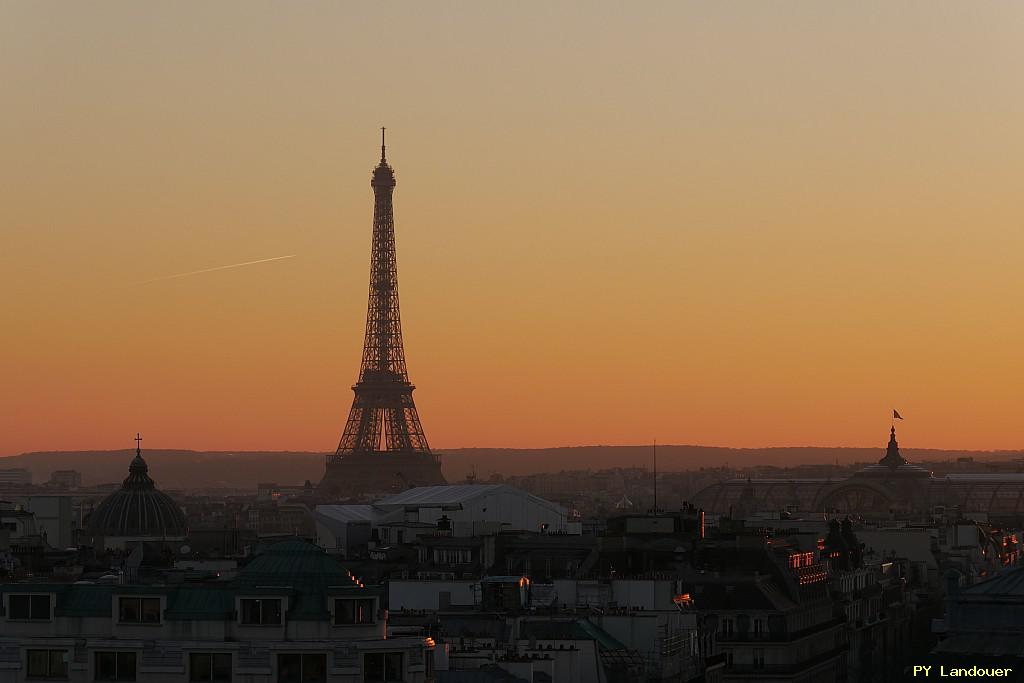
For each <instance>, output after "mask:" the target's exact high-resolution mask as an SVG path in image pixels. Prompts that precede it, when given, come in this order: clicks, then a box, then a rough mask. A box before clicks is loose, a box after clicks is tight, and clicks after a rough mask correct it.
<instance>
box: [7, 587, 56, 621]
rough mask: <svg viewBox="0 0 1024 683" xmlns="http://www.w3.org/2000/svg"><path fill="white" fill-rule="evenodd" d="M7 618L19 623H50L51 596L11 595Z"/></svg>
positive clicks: (8, 601) (8, 599)
mask: <svg viewBox="0 0 1024 683" xmlns="http://www.w3.org/2000/svg"><path fill="white" fill-rule="evenodd" d="M7 618H8V619H11V620H17V621H49V620H50V595H49V594H48V593H46V594H43V595H10V596H9V597H8V598H7Z"/></svg>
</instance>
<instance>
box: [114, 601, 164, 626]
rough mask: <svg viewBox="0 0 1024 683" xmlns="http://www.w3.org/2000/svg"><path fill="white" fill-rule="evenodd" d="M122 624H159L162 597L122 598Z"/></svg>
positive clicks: (120, 602) (120, 603)
mask: <svg viewBox="0 0 1024 683" xmlns="http://www.w3.org/2000/svg"><path fill="white" fill-rule="evenodd" d="M118 604H119V605H120V612H119V613H120V621H121V623H122V624H159V623H160V598H120V600H119V603H118Z"/></svg>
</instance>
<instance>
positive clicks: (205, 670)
mask: <svg viewBox="0 0 1024 683" xmlns="http://www.w3.org/2000/svg"><path fill="white" fill-rule="evenodd" d="M188 680H189V681H192V682H193V683H196V682H198V681H223V682H224V683H231V654H230V653H227V652H192V653H189V656H188Z"/></svg>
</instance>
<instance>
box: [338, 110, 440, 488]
mask: <svg viewBox="0 0 1024 683" xmlns="http://www.w3.org/2000/svg"><path fill="white" fill-rule="evenodd" d="M395 184H396V183H395V172H394V169H392V168H391V166H390V165H389V164H388V162H387V155H386V148H385V146H384V129H383V128H382V129H381V147H380V163H379V164H378V165H377V167H376V168H375V169H374V170H373V179H372V180H371V182H370V185H371V187H373V194H374V205H373V247H372V253H371V261H370V296H369V304H368V306H367V312H366V336H365V338H364V340H363V359H362V364H361V366H360V369H359V380H358V381H357V382H356V384H355V386H353V387H352V390H353V391H354V392H355V398H354V399H353V401H352V408H351V410H350V411H349V415H348V421H347V422H346V423H345V431H344V433H343V434H342V436H341V441H340V442H339V443H338V449H337V451H336V452H335V453H334V454H333V455H329V456H328V458H327V473H326V474H325V477H324V482H323V483H322V484H321V486H326V485H329V486H326V487H327V488H332V489H334V490H342V489H348V490H353V491H359V490H366V487H370V488H371V489H372V488H376V489H381V488H383V489H392V488H395V487H399V488H400V487H402V485H405V486H410V485H416V484H436V483H444V479H443V477H441V471H440V463H439V460H438V458H437V456H435V455H434V454H432V453H431V451H430V446H429V445H428V444H427V437H426V435H425V434H424V433H423V425H422V424H421V423H420V418H419V414H418V413H417V411H416V404H415V403H414V402H413V398H412V392H413V390H414V389H415V386H413V384H412V383H411V382H410V381H409V372H408V369H407V368H406V365H405V349H404V347H403V343H402V322H401V318H400V315H399V307H398V267H397V263H396V258H395V219H394V208H393V204H392V194H393V193H394V189H395ZM371 457H372V460H371V459H370V458H371ZM346 464H347V465H349V467H348V468H347V470H346V471H345V472H344V473H342V472H339V471H337V470H338V469H339V468H340V467H342V466H344V465H346ZM368 467H369V468H375V469H376V471H373V472H368V471H366V468H368ZM332 470H334V471H333V472H332ZM389 472H390V475H389ZM389 476H390V479H389V478H388V477H389ZM329 480H330V481H329ZM371 480H372V481H371Z"/></svg>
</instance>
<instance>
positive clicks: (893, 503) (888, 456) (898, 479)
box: [693, 427, 1024, 522]
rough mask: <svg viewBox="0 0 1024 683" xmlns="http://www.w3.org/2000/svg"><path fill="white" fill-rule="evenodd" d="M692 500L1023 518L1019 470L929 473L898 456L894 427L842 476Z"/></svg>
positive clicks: (737, 483)
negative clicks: (879, 447) (872, 455)
mask: <svg viewBox="0 0 1024 683" xmlns="http://www.w3.org/2000/svg"><path fill="white" fill-rule="evenodd" d="M693 502H694V503H695V504H696V505H698V506H700V507H701V508H703V509H704V510H706V511H708V512H710V513H718V514H731V515H733V516H741V515H740V513H739V511H742V512H743V513H744V514H749V513H752V512H757V511H765V510H802V511H808V512H831V513H840V514H856V515H860V516H864V517H874V518H892V517H908V516H912V515H929V514H932V513H934V512H936V511H940V512H942V511H945V510H946V509H950V508H956V509H959V511H960V512H961V513H967V512H970V513H978V512H980V513H983V514H986V515H988V516H990V517H991V518H1002V519H1007V520H1010V519H1012V520H1017V521H1018V522H1019V521H1020V520H1024V474H1020V473H1013V472H1001V473H992V474H988V473H986V474H966V473H950V474H946V475H944V476H933V475H932V473H931V472H930V471H928V470H926V469H924V468H923V467H920V466H918V465H914V464H913V463H910V462H908V461H907V460H906V459H905V458H904V457H903V456H902V455H901V454H900V450H899V445H898V444H897V442H896V429H895V427H894V428H893V429H892V431H891V432H890V436H889V444H888V446H887V448H886V452H885V455H884V456H883V457H882V458H881V459H880V460H879V461H878V463H875V464H871V465H868V466H866V467H864V468H863V469H862V470H860V471H858V472H856V473H854V474H853V475H852V476H849V477H846V478H844V479H821V478H788V479H769V478H760V479H759V478H753V479H731V480H728V481H723V482H718V483H715V484H712V485H710V486H707V487H706V488H704V489H703V490H701V491H699V492H698V493H697V494H696V495H695V496H694V500H693Z"/></svg>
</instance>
